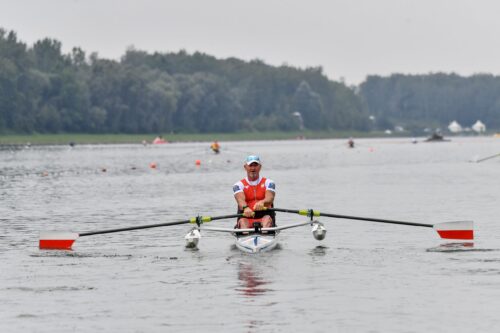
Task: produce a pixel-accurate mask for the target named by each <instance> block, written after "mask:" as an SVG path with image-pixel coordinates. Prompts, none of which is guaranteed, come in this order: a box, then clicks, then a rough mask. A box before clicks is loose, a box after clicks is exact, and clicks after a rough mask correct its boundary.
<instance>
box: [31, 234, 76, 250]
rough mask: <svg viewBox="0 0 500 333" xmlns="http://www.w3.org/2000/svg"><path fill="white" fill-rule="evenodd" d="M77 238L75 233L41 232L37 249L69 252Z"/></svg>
mask: <svg viewBox="0 0 500 333" xmlns="http://www.w3.org/2000/svg"><path fill="white" fill-rule="evenodd" d="M78 237H79V235H78V234H77V233H76V232H65V231H42V232H40V243H39V245H38V247H39V248H40V249H44V250H71V246H72V245H73V243H74V242H75V240H76V239H77V238H78Z"/></svg>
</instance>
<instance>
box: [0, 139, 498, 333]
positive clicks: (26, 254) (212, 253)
mask: <svg viewBox="0 0 500 333" xmlns="http://www.w3.org/2000/svg"><path fill="white" fill-rule="evenodd" d="M221 146H222V147H221V148H222V150H221V154H219V155H215V154H212V153H211V152H210V150H209V144H208V143H178V144H177V143H174V144H166V145H157V146H146V147H145V146H142V145H139V144H138V145H76V146H75V147H69V146H40V147H29V148H27V147H3V148H2V149H1V150H0V223H1V233H0V269H1V273H0V331H2V332H14V331H17V332H68V331H78V332H90V331H97V332H194V331H201V332H206V331H213V332H297V331H301V330H304V331H307V332H471V331H477V332H494V331H497V330H498V327H499V326H500V316H499V315H498V313H499V310H498V309H499V308H500V239H499V235H500V201H499V198H500V158H496V159H491V160H488V161H484V162H482V163H472V162H471V160H474V159H477V158H481V157H485V156H489V155H493V154H496V153H499V152H500V139H495V138H486V137H478V138H452V141H451V142H440V143H425V142H422V141H420V142H419V143H417V144H412V143H411V140H410V139H363V140H356V147H355V148H354V149H348V148H347V145H346V140H300V141H273V142H222V144H221ZM249 153H256V154H259V155H260V156H261V159H262V161H263V168H262V175H263V176H266V177H268V178H271V179H273V180H274V181H275V182H276V184H277V196H276V202H275V204H276V207H279V208H289V209H305V208H313V209H316V210H319V211H322V212H325V213H334V214H344V215H355V216H366V217H376V218H385V219H394V220H402V221H413V222H420V223H437V222H446V221H461V220H473V221H474V222H475V235H476V239H475V241H474V243H473V244H468V243H450V242H446V241H445V240H442V239H440V238H439V237H438V235H437V233H435V232H434V231H433V230H432V229H430V228H421V227H410V226H400V225H390V224H381V223H373V222H363V221H355V220H340V219H332V218H325V217H321V218H320V219H319V220H320V221H322V222H324V223H325V225H326V227H327V229H328V233H327V237H326V238H325V239H324V240H323V241H321V242H319V241H316V240H315V239H314V238H313V237H312V235H311V232H310V227H308V226H306V227H302V228H294V229H290V230H286V231H284V232H282V233H281V239H280V246H279V248H277V249H276V250H274V251H271V252H269V253H263V254H257V255H249V254H244V253H241V252H239V251H238V250H237V249H236V248H235V247H234V245H233V239H232V237H231V236H230V235H224V234H222V235H221V234H218V233H217V234H214V233H204V234H203V238H202V239H201V241H200V244H199V250H190V249H185V248H184V239H183V237H184V235H185V234H186V233H187V231H188V230H189V228H190V226H188V225H180V226H172V227H162V228H154V229H145V230H137V231H128V232H122V233H113V234H106V235H94V236H88V237H82V238H79V239H78V240H77V241H76V242H75V244H74V246H73V251H42V250H39V249H38V233H39V232H40V231H43V230H59V231H74V232H85V231H94V230H102V229H109V228H119V227H128V226H136V225H143V224H153V223H162V222H167V221H176V220H183V219H187V218H190V217H194V216H196V215H197V214H203V215H210V216H217V215H227V214H233V213H234V212H235V202H234V198H233V195H232V185H233V183H235V182H236V181H237V180H239V179H241V178H242V177H243V176H244V175H245V174H244V170H243V166H242V165H243V159H244V158H245V156H246V155H247V154H249ZM196 160H200V162H201V164H200V166H196V164H195V161H196ZM151 163H155V164H156V168H151V167H150V165H151ZM277 219H278V224H280V225H283V224H286V223H292V222H298V221H302V220H303V219H305V217H301V216H297V215H291V214H284V213H279V214H278V217H277ZM211 224H212V225H216V226H223V227H232V226H233V225H234V220H222V221H215V222H211Z"/></svg>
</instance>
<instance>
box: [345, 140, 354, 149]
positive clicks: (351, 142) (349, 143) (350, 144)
mask: <svg viewBox="0 0 500 333" xmlns="http://www.w3.org/2000/svg"><path fill="white" fill-rule="evenodd" d="M347 146H348V147H349V148H354V140H353V139H352V138H349V141H347Z"/></svg>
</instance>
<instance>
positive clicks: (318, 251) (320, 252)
mask: <svg viewBox="0 0 500 333" xmlns="http://www.w3.org/2000/svg"><path fill="white" fill-rule="evenodd" d="M327 249H328V246H324V245H318V246H316V247H315V248H314V249H312V250H311V251H309V255H310V256H311V257H322V256H324V255H325V254H326V250H327Z"/></svg>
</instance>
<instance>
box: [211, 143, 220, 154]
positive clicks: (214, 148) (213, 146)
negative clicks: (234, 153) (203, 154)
mask: <svg viewBox="0 0 500 333" xmlns="http://www.w3.org/2000/svg"><path fill="white" fill-rule="evenodd" d="M210 149H212V151H213V152H214V153H216V154H218V153H219V152H220V145H219V143H218V142H217V140H215V141H214V142H212V144H211V145H210Z"/></svg>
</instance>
